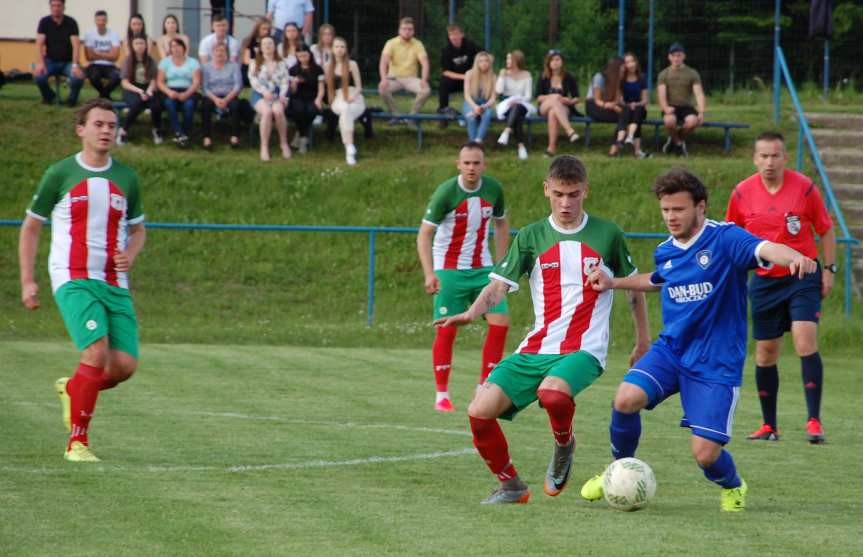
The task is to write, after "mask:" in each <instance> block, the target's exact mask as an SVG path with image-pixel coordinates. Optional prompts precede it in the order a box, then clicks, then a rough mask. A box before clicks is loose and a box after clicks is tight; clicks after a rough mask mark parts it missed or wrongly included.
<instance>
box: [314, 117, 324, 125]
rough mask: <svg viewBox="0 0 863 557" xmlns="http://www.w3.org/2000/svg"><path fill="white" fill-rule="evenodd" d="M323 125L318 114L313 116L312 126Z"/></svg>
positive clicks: (322, 120) (321, 118) (322, 118)
mask: <svg viewBox="0 0 863 557" xmlns="http://www.w3.org/2000/svg"><path fill="white" fill-rule="evenodd" d="M323 123H324V117H323V116H321V115H320V114H319V115H317V116H315V119H314V121H313V122H312V125H313V126H320V125H321V124H323Z"/></svg>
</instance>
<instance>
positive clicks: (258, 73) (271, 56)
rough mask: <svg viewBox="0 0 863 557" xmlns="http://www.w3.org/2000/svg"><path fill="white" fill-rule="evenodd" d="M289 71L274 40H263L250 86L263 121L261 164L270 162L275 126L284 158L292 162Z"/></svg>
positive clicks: (260, 131) (252, 66)
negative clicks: (288, 107)
mask: <svg viewBox="0 0 863 557" xmlns="http://www.w3.org/2000/svg"><path fill="white" fill-rule="evenodd" d="M288 79H289V77H288V68H287V67H286V66H285V63H284V61H283V60H282V58H281V56H279V53H278V51H277V50H276V42H275V40H273V38H272V37H264V38H263V39H261V44H260V48H259V49H258V55H257V56H256V57H255V59H254V60H252V63H251V64H249V82H251V84H252V101H251V102H252V106H253V107H254V108H255V112H257V113H258V114H259V115H260V117H261V122H260V129H259V130H258V131H259V133H260V137H261V160H262V161H265V162H266V161H269V160H270V135H271V134H272V132H273V122H275V124H276V130H277V131H278V133H279V146H280V147H281V148H282V157H283V158H285V159H289V158H291V146H290V145H288V122H287V120H286V119H285V108H286V107H287V104H288V100H287V98H288Z"/></svg>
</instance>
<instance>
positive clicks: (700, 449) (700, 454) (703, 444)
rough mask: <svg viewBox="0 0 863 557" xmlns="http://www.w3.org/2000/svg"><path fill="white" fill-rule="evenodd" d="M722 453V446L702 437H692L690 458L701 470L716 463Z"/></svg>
mask: <svg viewBox="0 0 863 557" xmlns="http://www.w3.org/2000/svg"><path fill="white" fill-rule="evenodd" d="M721 453H722V445H720V444H719V443H717V442H715V441H710V440H709V439H704V438H702V437H697V436H693V437H692V456H693V457H694V458H695V461H696V462H697V463H698V465H699V466H701V467H702V468H706V467H708V466H710V465H711V464H713V463H714V462H716V460H717V459H718V458H719V455H720V454H721Z"/></svg>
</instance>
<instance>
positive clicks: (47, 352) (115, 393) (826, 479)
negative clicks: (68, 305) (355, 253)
mask: <svg viewBox="0 0 863 557" xmlns="http://www.w3.org/2000/svg"><path fill="white" fill-rule="evenodd" d="M430 335H431V333H429V336H430ZM142 358H143V360H142V366H141V369H140V370H139V373H138V375H137V376H136V377H135V378H133V379H132V381H131V382H129V383H126V384H123V385H121V386H120V387H118V388H117V389H115V390H112V391H106V392H104V393H102V395H101V397H100V402H99V406H98V407H97V411H96V417H95V418H94V422H93V429H92V444H93V448H94V451H95V452H96V454H97V455H99V456H100V457H101V458H102V459H103V463H101V464H96V465H85V464H77V465H76V464H71V463H66V462H65V461H64V460H63V459H62V456H61V455H62V450H63V446H64V440H65V431H64V429H63V426H62V423H61V420H60V410H59V403H58V401H57V400H56V397H55V395H54V393H53V390H52V382H53V380H54V379H56V378H57V377H59V376H61V375H64V374H68V373H69V372H70V371H71V369H72V367H73V366H74V362H75V361H76V354H75V352H74V349H73V348H72V346H71V345H70V344H69V343H67V342H57V343H46V342H43V343H31V342H18V341H15V342H5V343H3V344H0V377H2V378H3V381H4V388H3V390H2V392H0V405H2V408H3V412H2V420H0V447H2V449H0V498H2V505H0V551H2V553H3V554H4V555H64V556H66V557H71V556H73V555H237V554H242V555H275V554H279V555H452V554H458V555H495V554H504V553H505V554H515V555H518V554H523V555H537V554H579V555H629V554H638V555H660V554H661V555H678V554H687V555H692V554H698V553H701V552H707V551H711V549H710V548H713V549H712V550H713V551H717V552H721V553H722V554H726V555H740V554H758V555H854V554H857V555H859V553H860V548H861V545H860V540H859V526H860V519H861V511H860V499H861V494H863V489H861V488H860V486H859V482H857V481H855V478H857V477H859V470H858V463H857V458H859V447H860V446H861V442H863V434H861V431H860V429H859V428H858V427H857V421H856V419H855V417H856V416H858V415H859V411H858V408H859V406H858V401H859V399H860V395H861V392H860V383H859V380H858V379H857V378H859V376H860V374H861V373H863V364H861V362H860V360H859V358H855V357H853V356H848V357H840V356H835V355H831V354H830V353H826V354H825V369H826V393H825V402H824V424H825V430H826V432H827V436H828V444H826V445H824V446H810V445H808V444H807V443H806V441H805V437H804V433H803V423H804V420H805V405H804V402H803V396H802V393H801V386H800V380H799V363H798V362H797V361H796V360H795V359H794V358H785V359H783V360H782V362H781V367H780V373H781V375H782V381H783V382H782V385H781V393H780V409H779V410H780V427H781V428H782V430H783V434H784V435H783V439H782V441H780V442H779V443H771V444H764V443H751V442H747V441H745V440H744V439H743V438H744V436H745V434H746V433H747V432H748V431H749V430H750V429H754V427H755V426H756V425H757V424H758V418H759V413H758V402H757V398H756V397H755V394H754V387H753V386H752V384H751V381H748V382H747V384H745V385H744V388H743V396H742V398H741V403H740V406H739V410H738V412H737V419H736V424H737V427H736V430H735V434H736V437H735V439H734V440H733V441H732V443H731V445H730V449H731V451H732V452H733V454H734V456H735V458H736V460H737V463H738V466H739V469H740V471H741V473H742V475H743V476H744V477H745V478H746V479H747V481H748V483H749V486H750V494H749V498H748V505H749V508H748V509H747V511H746V512H745V513H741V514H738V515H728V514H722V513H720V512H719V490H718V488H717V487H715V486H713V485H712V484H710V483H709V482H707V481H706V480H705V479H704V478H703V477H702V475H701V472H700V471H699V470H698V468H697V467H696V465H695V464H694V462H693V461H692V458H691V456H690V455H689V434H688V432H687V431H686V430H683V429H681V428H679V427H678V426H677V421H678V419H679V418H680V409H679V405H678V402H677V400H676V399H672V400H671V401H669V402H667V403H666V404H664V405H663V406H661V407H660V408H659V409H657V410H656V411H654V412H652V413H646V415H645V417H644V436H643V438H642V442H641V447H640V450H639V453H638V456H639V457H640V458H642V459H644V460H646V461H647V462H649V463H650V464H651V465H652V466H653V468H654V470H655V471H656V475H657V479H658V490H657V495H656V498H655V499H654V501H653V502H652V503H651V505H650V506H649V507H648V508H647V509H646V510H644V511H640V512H637V513H621V512H617V511H613V510H611V509H610V508H609V507H607V506H606V505H605V504H604V503H593V504H591V503H587V502H585V501H582V500H581V499H580V497H579V496H578V490H579V488H580V485H581V483H582V482H583V481H584V480H586V479H587V478H588V477H590V476H591V475H593V474H595V473H598V472H600V471H601V470H602V468H603V466H604V465H605V464H607V462H608V461H609V451H608V440H607V425H608V414H609V412H608V404H609V401H610V399H611V398H612V395H613V392H614V389H615V387H616V385H617V383H618V382H619V380H620V377H621V376H622V373H623V370H624V369H625V365H626V356H625V354H624V353H623V352H621V351H619V352H617V353H615V354H612V355H611V358H610V361H609V367H608V370H607V371H606V373H605V375H604V376H603V377H601V378H600V379H599V381H598V382H597V383H596V384H595V385H593V386H592V387H591V388H589V389H588V390H587V391H586V392H585V393H583V395H582V396H580V397H579V398H578V400H577V404H578V409H577V415H576V426H575V428H576V435H577V438H578V449H577V452H576V466H575V469H574V473H573V479H572V483H571V485H570V486H569V487H568V489H567V490H566V491H565V492H564V493H563V494H562V495H561V496H559V497H557V498H550V497H547V496H545V495H544V494H543V493H542V480H543V475H544V473H545V468H546V465H547V462H548V458H549V456H550V452H551V443H552V440H551V435H550V434H549V431H548V424H547V418H546V416H545V413H544V412H542V411H541V410H539V409H538V408H536V407H532V408H530V409H529V410H527V411H525V412H524V413H523V414H522V415H521V416H519V417H518V419H517V420H516V421H515V422H514V423H513V424H505V425H504V429H505V431H506V433H507V435H508V437H509V440H510V446H511V451H512V455H513V460H514V462H515V464H516V466H517V468H518V469H519V472H520V473H521V475H522V476H523V477H524V478H525V480H526V481H527V482H528V483H529V484H530V486H531V488H532V491H533V497H532V499H531V501H530V503H529V504H528V505H525V506H514V507H504V508H501V507H496V508H486V507H482V506H480V505H479V501H480V500H481V499H482V498H484V497H485V496H486V495H487V494H488V493H489V492H490V491H491V490H492V489H493V488H494V487H495V484H496V481H495V480H494V479H493V477H492V476H491V475H490V474H489V473H488V471H487V469H486V468H485V466H484V465H483V463H482V461H481V460H480V458H479V457H478V456H477V455H476V454H475V453H474V452H473V449H472V445H471V439H470V435H469V430H468V425H467V419H466V415H465V412H464V410H465V408H466V406H467V402H468V399H469V397H470V395H471V393H472V390H473V382H474V380H475V376H476V371H477V370H478V368H479V353H478V351H474V350H471V351H461V352H457V354H456V359H455V362H454V368H455V371H454V374H453V384H452V392H453V394H454V397H455V404H456V406H457V408H458V412H457V413H455V414H453V415H441V414H438V413H435V412H434V411H433V410H432V409H431V406H432V401H433V393H432V390H433V386H432V378H431V373H430V371H429V368H430V362H429V359H430V354H429V351H428V350H409V349H404V350H395V349H335V348H313V349H308V348H284V347H273V346H225V345H162V344H150V345H145V346H144V350H143V354H142ZM750 370H751V364H747V372H746V375H747V380H749V379H750V376H751V375H752V374H751V372H750Z"/></svg>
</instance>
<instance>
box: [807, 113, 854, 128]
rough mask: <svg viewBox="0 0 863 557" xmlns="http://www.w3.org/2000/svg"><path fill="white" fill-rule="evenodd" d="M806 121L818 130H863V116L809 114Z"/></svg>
mask: <svg viewBox="0 0 863 557" xmlns="http://www.w3.org/2000/svg"><path fill="white" fill-rule="evenodd" d="M806 119H807V120H808V121H809V123H810V124H812V125H813V126H814V127H817V128H830V129H834V130H835V129H851V130H854V129H856V130H863V114H841V113H829V112H812V113H809V112H807V113H806Z"/></svg>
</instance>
